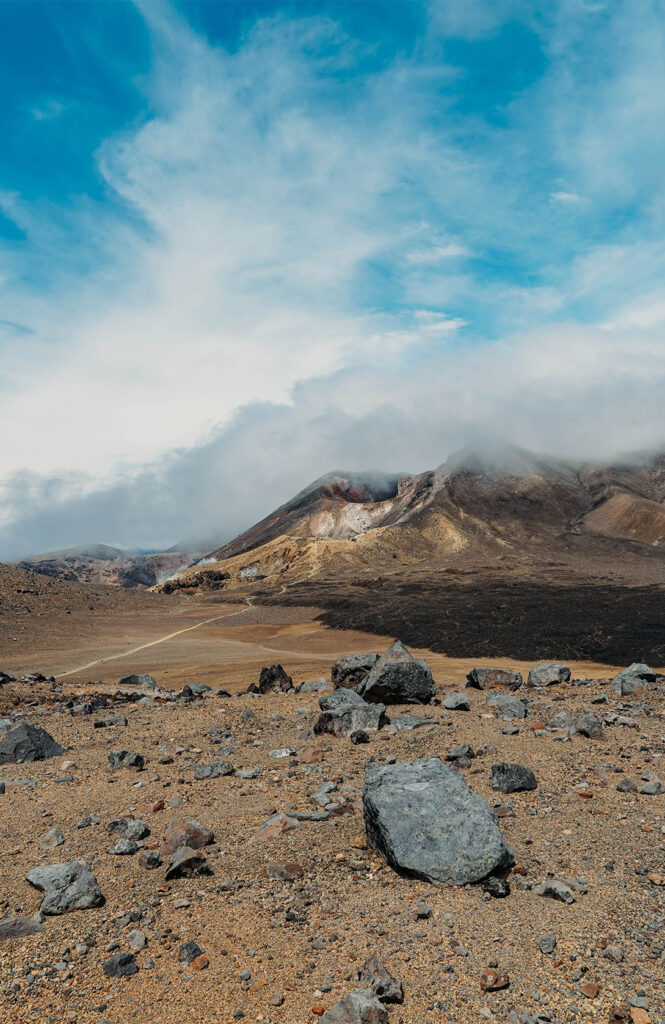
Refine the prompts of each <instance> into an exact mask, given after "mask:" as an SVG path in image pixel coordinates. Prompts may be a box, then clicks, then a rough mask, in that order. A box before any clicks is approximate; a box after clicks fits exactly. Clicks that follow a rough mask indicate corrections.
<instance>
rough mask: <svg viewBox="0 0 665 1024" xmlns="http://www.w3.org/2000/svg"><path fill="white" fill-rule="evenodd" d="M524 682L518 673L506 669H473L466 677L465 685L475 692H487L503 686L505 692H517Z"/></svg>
mask: <svg viewBox="0 0 665 1024" xmlns="http://www.w3.org/2000/svg"><path fill="white" fill-rule="evenodd" d="M523 683H524V680H523V679H522V676H521V675H520V673H519V672H511V671H510V669H507V668H473V669H471V671H470V672H469V674H468V676H467V677H466V685H467V686H473V687H474V688H475V689H477V690H489V689H491V688H492V687H493V686H504V687H505V688H506V690H519V688H520V686H522V685H523Z"/></svg>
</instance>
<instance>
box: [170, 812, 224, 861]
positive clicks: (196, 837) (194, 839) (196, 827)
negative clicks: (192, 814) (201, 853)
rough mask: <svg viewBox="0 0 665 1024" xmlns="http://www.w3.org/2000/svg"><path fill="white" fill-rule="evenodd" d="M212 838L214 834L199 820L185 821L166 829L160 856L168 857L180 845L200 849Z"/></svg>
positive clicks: (212, 839) (212, 840)
mask: <svg viewBox="0 0 665 1024" xmlns="http://www.w3.org/2000/svg"><path fill="white" fill-rule="evenodd" d="M214 839H215V836H214V834H213V833H212V832H211V831H210V829H209V828H206V826H205V825H202V824H201V822H200V821H186V822H185V824H184V825H174V826H173V827H172V828H170V829H169V830H168V831H167V833H166V835H165V836H164V842H163V844H162V847H161V849H160V851H159V852H160V854H161V855H162V857H170V856H171V855H172V854H173V853H175V851H176V850H178V849H180V847H181V846H189V847H190V849H192V850H200V849H202V848H203V847H204V846H210V844H211V843H212V842H214Z"/></svg>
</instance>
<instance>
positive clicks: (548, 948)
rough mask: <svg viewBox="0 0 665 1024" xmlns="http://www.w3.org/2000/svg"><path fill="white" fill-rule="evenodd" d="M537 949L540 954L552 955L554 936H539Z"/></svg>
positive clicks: (554, 946) (554, 943)
mask: <svg viewBox="0 0 665 1024" xmlns="http://www.w3.org/2000/svg"><path fill="white" fill-rule="evenodd" d="M538 949H539V950H540V952H541V953H545V954H547V953H553V952H554V950H555V949H556V935H549V934H547V933H545V935H541V936H540V938H539V939H538Z"/></svg>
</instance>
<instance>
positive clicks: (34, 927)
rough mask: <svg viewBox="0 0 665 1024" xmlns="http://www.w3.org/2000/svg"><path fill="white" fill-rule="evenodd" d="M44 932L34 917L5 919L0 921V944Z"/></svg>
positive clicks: (42, 926)
mask: <svg viewBox="0 0 665 1024" xmlns="http://www.w3.org/2000/svg"><path fill="white" fill-rule="evenodd" d="M45 931H46V928H45V927H44V925H43V924H42V923H41V921H37V920H35V918H34V917H6V918H4V920H2V921H0V942H14V941H15V940H16V939H24V938H27V936H28V935H38V934H39V932H45Z"/></svg>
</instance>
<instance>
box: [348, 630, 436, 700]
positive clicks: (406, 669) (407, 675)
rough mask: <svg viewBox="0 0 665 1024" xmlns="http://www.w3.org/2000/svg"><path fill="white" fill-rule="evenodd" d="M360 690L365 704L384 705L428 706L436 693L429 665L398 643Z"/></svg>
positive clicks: (385, 655)
mask: <svg viewBox="0 0 665 1024" xmlns="http://www.w3.org/2000/svg"><path fill="white" fill-rule="evenodd" d="M357 689H358V693H359V694H360V695H361V697H363V698H364V699H365V700H367V701H370V702H372V703H382V704H427V703H429V701H430V700H431V699H432V697H433V696H434V694H435V693H436V688H435V686H434V681H433V679H432V673H431V672H430V670H429V667H428V665H427V662H426V661H424V660H422V661H416V659H415V658H414V657H413V655H412V654H410V653H409V651H407V649H406V647H405V646H404V644H402V643H400V641H399V640H398V641H397V642H396V643H394V644H393V645H392V647H389V648H388V650H387V651H386V652H385V653H384V654H382V655H381V657H380V658H379V660H378V661H377V662H376V663H375V664H374V665H373V667H372V668H371V669H370V671H369V673H368V675H367V676H366V678H365V679H364V680H363V682H362V683H360V685H359V686H358V687H357Z"/></svg>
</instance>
